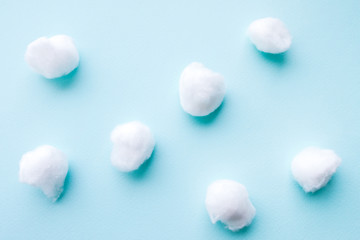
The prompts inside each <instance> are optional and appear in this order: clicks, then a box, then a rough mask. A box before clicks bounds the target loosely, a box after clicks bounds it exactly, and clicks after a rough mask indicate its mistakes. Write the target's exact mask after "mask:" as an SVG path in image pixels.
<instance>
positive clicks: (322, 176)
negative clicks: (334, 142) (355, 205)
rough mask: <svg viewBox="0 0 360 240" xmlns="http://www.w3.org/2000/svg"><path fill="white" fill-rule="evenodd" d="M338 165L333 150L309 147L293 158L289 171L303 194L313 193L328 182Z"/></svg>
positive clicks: (337, 158)
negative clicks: (302, 190)
mask: <svg viewBox="0 0 360 240" xmlns="http://www.w3.org/2000/svg"><path fill="white" fill-rule="evenodd" d="M340 163H341V158H340V157H339V156H338V155H336V153H335V152H334V151H333V150H330V149H320V148H316V147H309V148H306V149H304V150H303V151H302V152H300V153H299V154H298V155H297V156H296V157H295V158H294V160H293V161H292V165H291V171H292V174H293V176H294V178H295V180H296V181H297V182H298V183H299V184H300V186H301V187H302V188H303V189H304V191H305V192H315V191H317V190H319V189H320V188H322V187H324V186H325V185H326V184H327V183H328V182H329V180H330V179H331V176H332V175H333V174H334V173H335V172H336V169H337V168H338V167H339V165H340Z"/></svg>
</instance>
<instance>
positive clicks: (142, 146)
mask: <svg viewBox="0 0 360 240" xmlns="http://www.w3.org/2000/svg"><path fill="white" fill-rule="evenodd" d="M111 141H112V142H113V144H114V147H113V150H112V153H111V162H112V164H113V165H114V166H115V167H117V168H118V169H119V170H120V171H123V172H130V171H133V170H136V169H138V168H139V167H140V165H141V164H143V163H144V162H145V161H146V160H147V159H149V158H150V156H151V154H152V152H153V150H154V147H155V139H154V137H153V135H152V133H151V131H150V128H149V127H147V126H146V125H144V124H142V123H140V122H137V121H134V122H129V123H126V124H122V125H118V126H117V127H115V129H114V130H113V131H112V133H111Z"/></svg>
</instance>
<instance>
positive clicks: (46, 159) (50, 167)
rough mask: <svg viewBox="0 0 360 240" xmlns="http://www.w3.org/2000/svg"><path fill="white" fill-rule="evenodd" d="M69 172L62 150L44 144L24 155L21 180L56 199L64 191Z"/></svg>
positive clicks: (20, 174)
mask: <svg viewBox="0 0 360 240" xmlns="http://www.w3.org/2000/svg"><path fill="white" fill-rule="evenodd" d="M67 172H68V162H67V160H66V156H65V155H64V154H63V153H62V152H61V151H60V150H58V149H56V148H54V147H52V146H48V145H44V146H40V147H38V148H36V149H35V150H33V151H30V152H27V153H25V154H24V155H23V156H22V158H21V161H20V172H19V180H20V182H22V183H27V184H29V185H32V186H35V187H38V188H40V189H41V190H42V191H43V193H44V194H45V195H46V196H47V197H49V198H51V199H53V200H54V201H56V200H57V199H58V198H59V196H60V195H61V193H62V191H63V186H64V181H65V177H66V174H67Z"/></svg>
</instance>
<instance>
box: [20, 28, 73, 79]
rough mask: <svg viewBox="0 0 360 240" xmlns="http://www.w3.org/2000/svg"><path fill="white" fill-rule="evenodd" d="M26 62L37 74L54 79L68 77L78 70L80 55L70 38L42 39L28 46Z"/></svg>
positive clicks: (58, 36)
mask: <svg viewBox="0 0 360 240" xmlns="http://www.w3.org/2000/svg"><path fill="white" fill-rule="evenodd" d="M25 61H26V62H27V63H28V64H29V66H30V67H31V68H32V69H33V70H34V71H35V72H37V73H39V74H41V75H43V76H44V77H46V78H49V79H52V78H58V77H62V76H64V75H67V74H69V73H70V72H72V71H73V70H74V69H75V68H77V66H78V65H79V53H78V51H77V49H76V47H75V44H74V42H73V40H72V38H71V37H69V36H66V35H56V36H53V37H51V38H46V37H41V38H38V39H37V40H35V41H33V42H32V43H30V44H29V45H28V47H27V49H26V53H25Z"/></svg>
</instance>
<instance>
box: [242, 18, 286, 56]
mask: <svg viewBox="0 0 360 240" xmlns="http://www.w3.org/2000/svg"><path fill="white" fill-rule="evenodd" d="M248 36H249V38H250V40H251V42H252V43H253V44H254V45H255V47H256V48H257V49H258V50H259V51H262V52H265V53H272V54H278V53H283V52H285V51H287V50H288V49H289V48H290V45H291V35H290V33H289V31H288V29H287V28H286V26H285V24H284V23H283V22H282V21H281V20H279V19H277V18H271V17H268V18H262V19H258V20H256V21H254V22H252V23H251V24H250V26H249V28H248Z"/></svg>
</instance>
